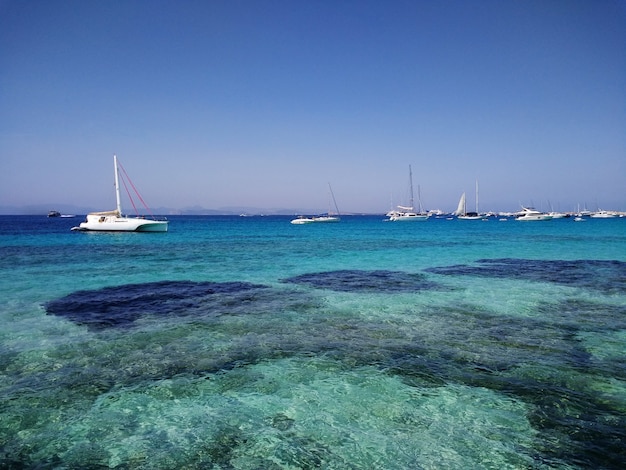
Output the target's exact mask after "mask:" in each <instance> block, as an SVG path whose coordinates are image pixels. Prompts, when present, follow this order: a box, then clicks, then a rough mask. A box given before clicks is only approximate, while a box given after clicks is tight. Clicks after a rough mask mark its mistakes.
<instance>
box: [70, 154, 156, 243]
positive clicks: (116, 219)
mask: <svg viewBox="0 0 626 470" xmlns="http://www.w3.org/2000/svg"><path fill="white" fill-rule="evenodd" d="M113 166H114V169H115V197H116V200H117V207H116V209H115V210H112V211H104V212H91V213H89V214H87V218H86V219H85V221H84V222H81V223H80V225H79V226H78V227H72V230H74V231H80V232H90V231H94V232H167V228H168V221H167V220H157V219H155V218H154V217H153V218H151V219H147V218H145V217H142V216H139V215H138V216H137V217H127V216H125V215H123V213H122V205H121V200H120V185H119V178H120V174H119V170H118V162H117V156H115V155H113ZM124 174H125V173H124ZM126 179H129V178H128V175H126ZM130 185H131V186H132V188H133V189H135V186H134V185H133V184H132V182H131V183H130ZM135 192H137V190H136V189H135ZM137 196H138V197H139V199H140V200H141V201H142V202H143V199H142V198H141V196H140V195H139V193H137ZM133 206H134V203H133ZM144 206H145V204H144ZM146 209H148V208H147V206H146Z"/></svg>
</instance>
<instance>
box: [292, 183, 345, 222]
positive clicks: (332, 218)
mask: <svg viewBox="0 0 626 470" xmlns="http://www.w3.org/2000/svg"><path fill="white" fill-rule="evenodd" d="M328 191H329V201H328V205H329V210H328V212H327V213H326V214H320V215H314V216H310V217H306V216H302V215H301V216H299V217H297V218H295V219H293V220H292V221H291V223H292V224H293V225H305V224H315V223H333V222H340V221H341V217H339V208H338V207H337V201H336V200H335V194H334V193H333V188H332V187H331V186H330V183H328ZM331 200H332V203H333V205H334V206H335V212H334V213H333V212H331V210H330V202H331Z"/></svg>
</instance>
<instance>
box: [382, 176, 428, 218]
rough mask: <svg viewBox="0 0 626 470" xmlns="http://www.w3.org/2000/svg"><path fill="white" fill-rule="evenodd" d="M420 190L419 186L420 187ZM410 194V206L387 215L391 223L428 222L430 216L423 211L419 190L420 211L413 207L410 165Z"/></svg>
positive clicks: (399, 207)
mask: <svg viewBox="0 0 626 470" xmlns="http://www.w3.org/2000/svg"><path fill="white" fill-rule="evenodd" d="M418 188H419V186H418ZM409 192H410V202H409V204H410V206H408V207H407V206H398V209H399V210H393V211H391V212H389V213H388V214H387V215H388V216H389V219H387V220H389V221H390V222H407V221H410V222H413V221H415V222H424V221H426V220H428V217H429V215H430V214H425V213H424V211H423V210H422V199H421V194H420V192H419V189H418V202H419V206H420V211H419V213H418V212H415V208H414V207H413V171H412V170H411V165H409Z"/></svg>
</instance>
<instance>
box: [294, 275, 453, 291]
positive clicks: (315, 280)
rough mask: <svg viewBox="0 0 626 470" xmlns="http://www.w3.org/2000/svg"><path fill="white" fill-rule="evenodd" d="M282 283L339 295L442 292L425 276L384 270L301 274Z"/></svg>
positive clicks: (438, 286) (441, 287)
mask: <svg viewBox="0 0 626 470" xmlns="http://www.w3.org/2000/svg"><path fill="white" fill-rule="evenodd" d="M282 282H286V283H291V284H304V285H307V286H310V287H315V288H319V289H330V290H334V291H338V292H380V293H385V292H390V293H393V292H419V291H424V290H440V289H443V286H441V285H440V284H438V283H436V282H432V281H430V280H428V278H427V277H426V276H425V275H424V274H421V273H407V272H403V271H387V270H373V271H366V270H358V269H342V270H338V271H325V272H317V273H307V274H301V275H299V276H294V277H290V278H287V279H283V280H282Z"/></svg>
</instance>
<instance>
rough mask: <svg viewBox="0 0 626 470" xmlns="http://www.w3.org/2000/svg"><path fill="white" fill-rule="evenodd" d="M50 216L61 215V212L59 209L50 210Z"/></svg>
mask: <svg viewBox="0 0 626 470" xmlns="http://www.w3.org/2000/svg"><path fill="white" fill-rule="evenodd" d="M48 217H61V213H60V212H59V211H50V212H48Z"/></svg>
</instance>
